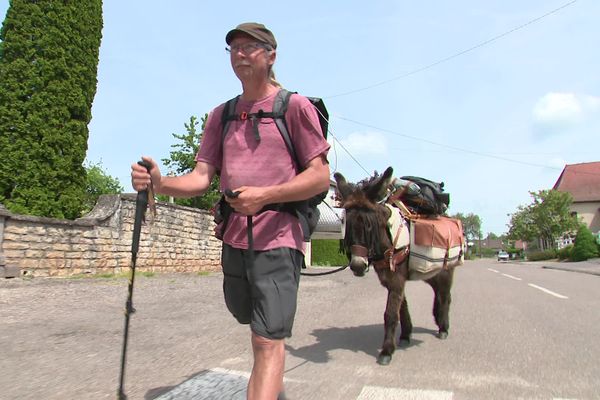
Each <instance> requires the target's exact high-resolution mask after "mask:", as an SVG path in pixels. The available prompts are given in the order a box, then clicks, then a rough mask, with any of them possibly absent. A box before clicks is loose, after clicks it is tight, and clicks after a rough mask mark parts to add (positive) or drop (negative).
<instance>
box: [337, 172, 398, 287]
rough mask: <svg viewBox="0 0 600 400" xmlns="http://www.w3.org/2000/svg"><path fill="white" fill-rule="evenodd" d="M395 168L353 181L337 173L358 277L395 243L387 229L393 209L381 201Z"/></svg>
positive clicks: (348, 243)
mask: <svg viewBox="0 0 600 400" xmlns="http://www.w3.org/2000/svg"><path fill="white" fill-rule="evenodd" d="M392 173H393V169H392V167H389V168H388V169H386V170H385V172H384V173H383V175H381V176H378V175H377V174H375V176H373V177H371V178H370V179H367V180H364V181H362V182H359V183H358V184H349V183H348V182H346V178H344V176H343V175H342V174H340V173H339V172H336V173H335V174H334V178H335V181H336V182H337V189H338V195H339V197H340V201H341V206H342V207H343V208H344V210H345V212H346V217H345V218H346V232H345V235H344V248H345V250H346V254H347V255H348V258H349V259H350V269H352V272H354V275H356V276H364V275H365V272H366V271H367V268H368V266H369V264H371V263H372V262H374V261H379V260H381V259H383V257H384V253H385V251H386V249H389V248H390V247H391V246H392V239H391V237H390V234H389V231H388V229H387V221H388V219H389V217H390V211H389V209H388V208H387V207H385V206H384V205H381V204H379V203H378V201H379V200H381V199H382V198H383V196H384V195H385V193H386V190H387V187H388V185H389V183H390V179H391V177H392Z"/></svg>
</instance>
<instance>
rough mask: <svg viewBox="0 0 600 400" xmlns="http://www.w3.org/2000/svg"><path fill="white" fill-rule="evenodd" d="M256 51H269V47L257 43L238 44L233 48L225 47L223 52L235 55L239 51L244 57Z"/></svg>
mask: <svg viewBox="0 0 600 400" xmlns="http://www.w3.org/2000/svg"><path fill="white" fill-rule="evenodd" d="M258 49H266V50H270V47H269V46H268V45H266V44H263V43H258V42H250V43H244V44H238V45H235V46H227V47H225V51H226V52H227V53H229V54H235V53H237V52H238V51H241V52H242V54H243V55H245V56H247V55H248V54H251V53H253V52H254V51H256V50H258Z"/></svg>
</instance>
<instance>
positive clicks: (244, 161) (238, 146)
mask: <svg viewBox="0 0 600 400" xmlns="http://www.w3.org/2000/svg"><path fill="white" fill-rule="evenodd" d="M276 94H277V92H275V93H274V94H273V95H271V96H268V97H266V98H264V99H261V100H258V101H253V102H249V101H244V100H242V99H241V98H240V99H239V100H238V103H237V105H236V114H238V115H239V114H241V113H242V112H246V113H248V114H251V113H256V112H258V111H259V110H263V111H264V112H270V111H271V110H272V109H273V101H274V99H275V96H276ZM224 107H225V105H224V104H221V105H220V106H218V107H217V108H215V109H214V110H213V111H212V112H211V113H210V115H209V116H208V120H207V121H206V126H205V129H204V135H203V139H202V143H201V144H200V148H199V149H198V154H197V155H196V160H197V161H202V162H206V163H208V164H211V165H213V166H215V167H216V168H217V170H221V189H222V190H224V189H235V188H237V187H240V186H270V185H277V184H281V183H284V182H288V181H290V180H291V179H292V178H293V177H294V176H296V174H297V173H298V171H297V168H296V165H295V162H294V160H293V158H292V156H291V154H290V152H289V150H288V149H287V147H286V144H285V141H284V140H283V137H282V136H281V133H280V132H279V129H278V128H277V125H276V124H275V122H274V121H273V119H272V118H262V119H259V120H258V125H259V126H258V132H259V135H260V141H257V140H256V138H255V135H254V129H253V127H252V121H251V120H250V119H247V120H244V121H241V120H236V121H231V123H230V125H229V128H228V131H227V134H226V135H225V139H224V142H223V143H224V145H223V147H224V151H221V141H222V126H221V114H222V113H223V109H224ZM285 119H286V124H287V127H288V130H289V135H290V139H291V140H292V143H293V146H294V150H295V151H296V156H297V157H298V160H299V162H300V163H301V164H302V165H303V166H304V165H306V164H307V163H308V162H309V161H310V160H312V159H314V158H315V157H317V156H319V155H320V154H325V155H327V152H328V150H329V144H328V143H327V141H326V140H325V138H324V137H323V134H322V133H321V127H320V125H319V118H318V116H317V111H316V110H315V108H314V107H313V105H312V104H311V103H310V102H309V101H308V99H306V98H305V97H303V96H300V95H296V94H294V95H292V96H291V98H290V102H289V105H288V110H287V111H286V114H285ZM246 221H247V220H246V216H245V215H242V214H238V213H236V212H234V213H232V215H231V217H230V218H229V222H228V224H227V229H226V231H225V234H224V236H223V241H224V242H225V243H227V244H229V245H231V246H232V247H235V248H241V249H247V248H248V234H247V231H246V227H247V225H246V223H247V222H246ZM252 222H253V225H254V227H253V230H252V232H253V236H254V249H255V250H270V249H274V248H277V247H291V248H295V249H298V250H300V251H302V252H304V241H303V239H302V238H303V235H302V228H301V226H300V223H299V221H298V218H297V217H296V216H294V215H292V214H291V213H289V212H276V211H264V212H262V213H260V214H258V215H255V216H254V217H253V220H252Z"/></svg>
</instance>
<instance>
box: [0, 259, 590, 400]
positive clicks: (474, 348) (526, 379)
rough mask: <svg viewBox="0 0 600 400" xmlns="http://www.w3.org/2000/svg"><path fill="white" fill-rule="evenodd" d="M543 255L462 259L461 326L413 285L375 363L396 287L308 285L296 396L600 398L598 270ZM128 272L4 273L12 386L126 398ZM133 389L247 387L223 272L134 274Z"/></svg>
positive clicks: (298, 337) (292, 395) (241, 340)
mask: <svg viewBox="0 0 600 400" xmlns="http://www.w3.org/2000/svg"><path fill="white" fill-rule="evenodd" d="M544 266H546V267H547V266H548V265H545V264H544V263H535V264H530V263H529V264H517V263H498V262H495V261H489V260H487V261H486V260H484V261H471V262H467V263H466V264H465V265H464V266H463V267H460V268H459V269H457V274H456V283H455V287H454V292H453V305H452V311H451V330H450V336H449V338H448V339H447V340H446V341H440V340H438V339H437V338H436V337H435V336H434V335H435V330H436V327H435V325H434V323H433V319H432V317H431V311H430V310H431V301H432V298H431V297H432V296H431V290H430V288H429V287H428V286H427V285H425V284H424V283H422V282H411V283H409V285H408V289H407V293H408V299H409V305H410V309H411V313H412V318H413V324H414V326H415V329H414V334H413V340H412V342H411V344H410V345H409V346H407V347H404V348H400V349H399V350H398V351H397V352H396V354H395V356H394V359H393V361H392V364H391V365H390V366H388V367H381V366H379V365H377V364H376V362H375V358H376V356H377V353H378V350H379V346H380V344H381V340H382V336H383V327H382V321H383V310H384V306H385V298H386V292H385V290H384V289H383V288H381V287H380V286H379V283H378V282H377V279H376V277H375V275H374V274H372V273H370V274H369V275H367V276H366V277H364V278H355V277H353V276H352V275H351V274H350V272H349V271H344V272H342V273H339V274H335V275H330V276H327V277H319V278H307V277H304V278H303V280H302V283H301V292H300V293H301V295H300V299H299V303H300V304H299V311H298V316H297V322H296V326H295V329H294V337H293V338H291V339H290V340H289V341H288V344H287V350H288V354H289V356H288V359H287V365H286V389H287V395H288V398H289V399H292V400H297V399H325V398H326V399H333V400H335V399H339V400H342V399H344V400H348V399H352V400H353V399H357V400H366V399H373V400H376V399H436V400H440V399H455V400H463V399H515V398H519V399H578V400H584V399H600V367H599V365H600V363H599V362H598V360H600V341H598V340H597V327H598V326H599V325H600V313H598V311H597V310H598V309H600V298H599V296H598V288H599V284H600V277H597V276H593V275H589V274H581V273H574V272H570V271H564V270H556V269H550V268H543V267H544ZM126 293H127V282H126V280H124V279H112V280H111V279H78V280H64V279H33V280H3V281H0V388H2V389H1V390H0V399H3V400H4V399H7V400H8V399H11V400H12V399H19V400H21V399H111V398H115V397H116V388H117V378H118V374H119V363H120V351H121V344H122V334H123V320H124V318H123V313H122V310H123V306H124V303H125V298H126ZM134 303H135V307H136V308H137V313H136V314H134V315H133V317H132V322H131V329H130V347H129V352H128V363H127V374H126V392H127V394H128V395H129V399H132V400H133V399H161V400H167V399H182V400H190V399H197V400H203V399H244V398H245V385H246V382H247V376H248V372H249V371H250V369H251V352H250V344H249V334H248V330H247V327H244V326H239V325H237V324H236V323H235V322H234V320H233V318H232V317H230V316H229V314H228V312H227V311H226V309H225V307H224V305H223V300H222V295H221V276H220V274H214V275H211V276H198V275H161V276H156V277H153V278H143V277H140V278H139V279H136V288H135V295H134Z"/></svg>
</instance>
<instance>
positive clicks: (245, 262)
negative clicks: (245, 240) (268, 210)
mask: <svg viewBox="0 0 600 400" xmlns="http://www.w3.org/2000/svg"><path fill="white" fill-rule="evenodd" d="M303 260H304V255H303V254H302V253H301V252H300V251H298V250H296V249H291V248H287V247H281V248H277V249H273V250H267V251H255V252H254V262H249V259H248V250H241V249H236V248H233V247H231V246H229V245H227V244H223V252H222V255H221V265H222V266H223V275H224V278H223V292H224V294H225V303H226V304H227V308H228V309H229V311H230V312H231V314H233V316H234V317H235V318H236V319H237V320H238V322H239V323H241V324H250V328H251V329H252V332H254V333H256V334H257V335H259V336H262V337H265V338H268V339H283V338H286V337H290V336H292V326H293V324H294V316H295V315H296V303H297V298H298V284H299V282H300V268H301V267H302V261H303ZM250 264H253V265H250Z"/></svg>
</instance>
